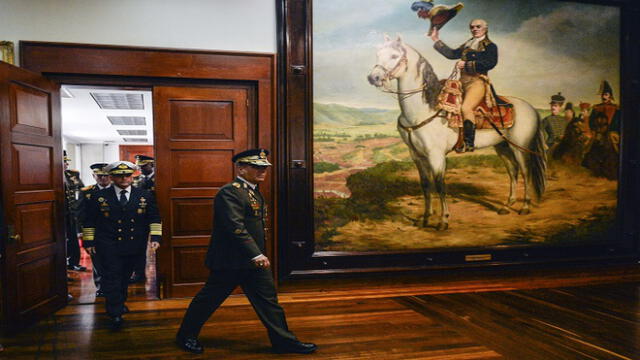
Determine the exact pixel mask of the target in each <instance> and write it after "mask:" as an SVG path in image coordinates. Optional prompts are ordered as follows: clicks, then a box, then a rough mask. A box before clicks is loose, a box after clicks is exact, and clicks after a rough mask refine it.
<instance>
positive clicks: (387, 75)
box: [373, 49, 427, 100]
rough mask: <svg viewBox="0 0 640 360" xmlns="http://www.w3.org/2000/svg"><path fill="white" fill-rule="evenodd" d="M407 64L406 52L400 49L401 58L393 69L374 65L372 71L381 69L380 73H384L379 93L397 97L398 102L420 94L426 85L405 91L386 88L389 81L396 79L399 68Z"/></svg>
mask: <svg viewBox="0 0 640 360" xmlns="http://www.w3.org/2000/svg"><path fill="white" fill-rule="evenodd" d="M407 63H408V59H407V50H405V49H402V57H401V58H400V60H398V63H397V64H396V65H395V66H394V67H393V69H391V70H387V68H385V67H384V66H382V65H380V64H376V65H375V66H374V67H373V68H374V69H375V68H380V69H382V72H383V73H384V78H382V86H383V89H382V90H380V91H382V92H385V93H388V94H393V95H399V96H398V99H399V100H403V99H405V98H406V97H408V96H411V95H413V94H418V93H421V92H422V91H423V90H424V89H425V88H426V87H427V84H423V85H422V86H421V87H419V88H417V89H413V90H406V91H398V90H392V89H391V88H389V86H388V84H389V82H390V81H391V80H395V79H396V78H397V76H396V75H397V72H398V71H399V70H400V67H401V66H402V65H404V66H407ZM401 97H402V98H401Z"/></svg>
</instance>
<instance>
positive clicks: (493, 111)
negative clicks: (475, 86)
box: [438, 79, 515, 129]
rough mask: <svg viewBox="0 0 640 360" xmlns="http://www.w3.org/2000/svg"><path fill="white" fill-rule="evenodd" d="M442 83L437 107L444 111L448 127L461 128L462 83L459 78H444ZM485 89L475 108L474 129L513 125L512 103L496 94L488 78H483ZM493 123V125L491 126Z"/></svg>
mask: <svg viewBox="0 0 640 360" xmlns="http://www.w3.org/2000/svg"><path fill="white" fill-rule="evenodd" d="M440 82H441V83H442V85H443V86H442V91H441V92H440V95H439V97H438V108H439V109H440V110H443V111H444V112H445V113H446V118H447V120H448V121H449V127H451V128H453V129H459V128H462V126H463V122H464V119H463V118H462V113H461V106H462V94H463V89H462V84H461V83H460V81H459V80H451V79H445V80H441V81H440ZM485 83H486V85H487V91H486V92H485V93H486V96H485V101H482V102H481V103H480V105H478V107H477V108H476V109H475V111H474V114H475V117H476V118H475V123H476V129H495V128H497V129H508V128H510V127H512V126H513V119H514V118H515V113H514V109H513V104H512V103H511V102H510V101H509V100H507V99H506V98H504V97H502V96H498V95H497V94H496V93H495V90H494V89H493V86H492V85H491V83H489V82H488V79H487V80H485ZM492 124H493V126H492Z"/></svg>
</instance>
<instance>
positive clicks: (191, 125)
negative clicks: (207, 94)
mask: <svg viewBox="0 0 640 360" xmlns="http://www.w3.org/2000/svg"><path fill="white" fill-rule="evenodd" d="M170 107H171V110H170V111H171V118H172V119H173V121H172V122H171V138H172V139H207V140H217V139H220V140H231V139H233V102H230V101H192V100H188V101H178V100H173V101H171V105H170Z"/></svg>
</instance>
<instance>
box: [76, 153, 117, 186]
mask: <svg viewBox="0 0 640 360" xmlns="http://www.w3.org/2000/svg"><path fill="white" fill-rule="evenodd" d="M80 148H81V154H82V155H81V163H82V167H81V168H78V170H80V178H81V179H82V182H83V183H84V184H85V185H91V184H94V183H95V180H93V176H92V175H91V169H90V168H89V166H91V164H95V163H112V162H114V161H118V160H119V157H120V149H119V148H118V144H115V143H104V144H82V145H80Z"/></svg>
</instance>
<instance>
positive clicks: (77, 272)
mask: <svg viewBox="0 0 640 360" xmlns="http://www.w3.org/2000/svg"><path fill="white" fill-rule="evenodd" d="M152 96H153V95H152V90H151V89H150V88H132V87H117V86H91V85H64V84H63V85H62V86H61V88H60V103H61V119H62V148H63V150H64V154H65V162H66V163H67V165H66V167H67V169H65V183H66V184H67V185H66V190H65V194H66V197H67V201H66V202H65V239H66V244H67V281H68V284H67V285H68V286H67V287H68V292H69V303H70V304H88V303H95V302H103V301H104V298H103V294H102V292H101V290H100V280H101V274H100V271H99V266H94V264H93V261H92V260H93V259H92V257H91V256H90V255H89V254H88V253H87V252H86V251H84V249H83V248H82V235H81V217H82V210H81V209H82V206H81V203H82V201H84V199H83V195H82V194H83V192H82V190H83V189H84V190H85V191H86V190H88V189H89V187H90V186H98V185H100V187H103V186H109V185H110V184H109V180H108V178H107V177H106V176H105V175H104V174H102V173H101V172H100V169H98V168H97V166H98V165H97V164H109V163H112V162H114V161H117V160H126V161H130V162H132V163H134V164H135V163H136V160H137V156H138V155H143V156H147V157H151V158H153V157H154V156H155V151H154V131H153V129H154V126H153V98H152ZM153 165H154V163H148V162H147V164H145V166H144V169H140V170H138V171H136V173H134V179H135V180H134V186H143V183H144V182H143V181H142V179H143V178H148V179H154V178H155V167H154V166H153ZM143 172H144V173H143ZM157 284H158V282H157V279H156V257H155V253H154V252H153V251H152V250H151V249H150V248H148V249H147V252H146V254H145V255H144V256H143V257H141V258H140V261H139V263H138V265H137V269H136V270H135V271H134V274H133V275H132V279H131V284H130V286H129V299H132V300H135V299H140V300H146V299H157V298H158V286H157Z"/></svg>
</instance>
